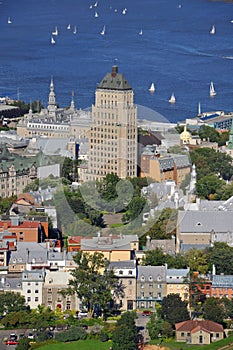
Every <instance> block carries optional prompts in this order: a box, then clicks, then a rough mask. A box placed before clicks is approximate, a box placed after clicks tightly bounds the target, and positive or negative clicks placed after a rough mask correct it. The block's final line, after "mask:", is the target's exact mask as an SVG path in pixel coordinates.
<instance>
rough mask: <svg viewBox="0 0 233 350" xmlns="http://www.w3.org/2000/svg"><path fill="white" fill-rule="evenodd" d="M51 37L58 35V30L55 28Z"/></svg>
mask: <svg viewBox="0 0 233 350" xmlns="http://www.w3.org/2000/svg"><path fill="white" fill-rule="evenodd" d="M52 35H58V29H57V27H55V30H54V31H53V32H52Z"/></svg>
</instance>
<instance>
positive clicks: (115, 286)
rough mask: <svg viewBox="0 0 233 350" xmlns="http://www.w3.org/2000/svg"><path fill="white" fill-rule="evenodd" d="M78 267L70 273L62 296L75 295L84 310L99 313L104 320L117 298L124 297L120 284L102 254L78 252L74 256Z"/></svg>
mask: <svg viewBox="0 0 233 350" xmlns="http://www.w3.org/2000/svg"><path fill="white" fill-rule="evenodd" d="M74 261H75V262H76V263H77V265H78V267H77V268H76V269H75V270H73V271H72V272H71V275H72V276H73V278H72V279H70V280H69V284H68V289H65V290H63V294H66V295H71V294H75V293H76V294H77V296H78V298H79V299H80V301H81V303H82V305H83V307H84V308H86V309H87V310H88V312H90V314H93V312H94V311H95V310H98V311H100V312H101V313H102V314H103V317H104V318H105V317H106V315H107V313H108V310H109V309H110V308H111V307H113V306H114V303H115V302H116V301H117V299H118V298H120V297H123V296H124V288H123V285H122V283H121V282H119V280H118V279H117V277H116V276H115V275H114V271H113V270H112V269H109V261H107V260H106V259H104V255H103V254H102V253H98V252H94V253H93V254H90V253H83V252H81V251H80V252H78V253H77V254H76V255H75V256H74Z"/></svg>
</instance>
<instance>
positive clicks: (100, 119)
mask: <svg viewBox="0 0 233 350" xmlns="http://www.w3.org/2000/svg"><path fill="white" fill-rule="evenodd" d="M110 173H114V174H116V175H118V176H119V177H120V178H121V179H124V178H126V177H127V176H130V177H135V176H137V108H136V106H135V105H134V93H133V90H132V88H131V86H130V85H129V83H128V82H127V81H126V79H125V77H124V76H123V75H122V74H119V73H118V67H117V66H113V67H112V72H111V73H107V74H106V75H105V77H104V78H103V80H102V81H101V82H100V84H99V86H98V87H97V89H96V93H95V104H94V105H93V106H92V123H91V128H90V134H89V165H88V174H87V176H88V179H99V178H102V177H104V176H106V175H107V174H110Z"/></svg>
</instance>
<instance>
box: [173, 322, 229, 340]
mask: <svg viewBox="0 0 233 350" xmlns="http://www.w3.org/2000/svg"><path fill="white" fill-rule="evenodd" d="M175 328H176V341H177V342H186V343H187V344H195V345H206V344H210V343H212V342H215V341H218V340H221V339H223V338H224V329H223V326H222V325H221V324H219V323H216V322H213V321H209V320H188V321H184V322H180V323H176V325H175Z"/></svg>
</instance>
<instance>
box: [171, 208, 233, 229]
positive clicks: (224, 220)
mask: <svg viewBox="0 0 233 350" xmlns="http://www.w3.org/2000/svg"><path fill="white" fill-rule="evenodd" d="M178 225H179V226H180V232H181V233H182V232H187V233H188V232H190V233H191V232H195V233H199V232H200V233H201V232H207V233H210V232H211V231H212V230H214V231H215V232H216V233H218V232H232V231H233V215H232V213H231V211H218V214H217V215H216V212H215V211H199V210H196V211H179V212H178Z"/></svg>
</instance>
